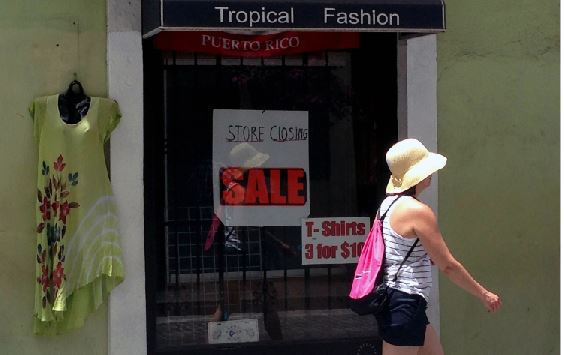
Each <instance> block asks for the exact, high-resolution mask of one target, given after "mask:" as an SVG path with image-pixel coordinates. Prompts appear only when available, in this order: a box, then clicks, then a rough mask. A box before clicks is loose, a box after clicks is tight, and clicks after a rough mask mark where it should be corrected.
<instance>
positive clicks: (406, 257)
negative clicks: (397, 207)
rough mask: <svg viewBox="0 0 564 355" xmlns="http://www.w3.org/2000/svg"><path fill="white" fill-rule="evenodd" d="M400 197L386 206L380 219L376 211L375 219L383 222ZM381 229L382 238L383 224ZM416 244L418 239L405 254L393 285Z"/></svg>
mask: <svg viewBox="0 0 564 355" xmlns="http://www.w3.org/2000/svg"><path fill="white" fill-rule="evenodd" d="M401 196H402V195H399V196H398V197H397V198H396V199H395V200H393V201H392V203H390V206H388V208H387V209H386V212H384V214H383V215H382V217H381V218H380V216H379V215H380V209H378V213H377V215H376V216H377V217H376V218H378V219H379V220H380V221H383V220H384V218H386V214H387V213H388V211H389V210H390V208H391V207H392V205H393V204H394V203H396V202H397V200H399V198H400V197H401ZM381 228H382V230H381V231H380V232H381V233H382V236H383V235H384V231H383V229H384V225H383V224H382V227H381ZM417 242H419V238H417V239H415V242H413V245H412V246H411V248H409V251H408V252H407V254H405V258H403V260H402V262H401V264H400V266H399V267H398V271H397V272H396V275H395V276H394V280H393V282H394V283H395V282H396V281H397V279H398V275H399V272H400V270H401V267H402V266H403V264H404V263H405V262H406V261H407V259H408V258H409V256H410V255H411V253H412V252H413V249H415V246H416V245H417Z"/></svg>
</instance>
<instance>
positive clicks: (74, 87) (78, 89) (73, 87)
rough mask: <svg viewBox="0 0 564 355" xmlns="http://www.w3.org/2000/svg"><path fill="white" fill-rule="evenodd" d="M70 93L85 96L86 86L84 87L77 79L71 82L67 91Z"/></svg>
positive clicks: (67, 93)
mask: <svg viewBox="0 0 564 355" xmlns="http://www.w3.org/2000/svg"><path fill="white" fill-rule="evenodd" d="M65 94H66V95H67V96H68V95H73V96H79V97H84V96H86V95H85V94H84V88H83V87H82V83H81V82H80V81H78V80H76V79H74V80H73V81H71V82H70V84H69V87H68V89H67V92H66V93H65Z"/></svg>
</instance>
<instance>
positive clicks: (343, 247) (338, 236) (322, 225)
mask: <svg viewBox="0 0 564 355" xmlns="http://www.w3.org/2000/svg"><path fill="white" fill-rule="evenodd" d="M369 231H370V218H368V217H327V218H304V219H302V265H323V264H350V263H357V262H358V257H359V256H360V253H361V252H362V248H363V246H364V241H365V239H366V236H367V235H368V232H369Z"/></svg>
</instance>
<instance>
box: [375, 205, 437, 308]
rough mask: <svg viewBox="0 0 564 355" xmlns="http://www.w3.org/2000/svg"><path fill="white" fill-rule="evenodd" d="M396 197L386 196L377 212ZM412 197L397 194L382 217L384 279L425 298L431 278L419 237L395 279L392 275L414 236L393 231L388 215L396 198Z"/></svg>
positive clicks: (427, 258)
mask: <svg viewBox="0 0 564 355" xmlns="http://www.w3.org/2000/svg"><path fill="white" fill-rule="evenodd" d="M396 198H397V196H388V197H386V198H385V199H384V201H383V202H382V205H381V206H380V211H381V213H384V212H385V211H386V210H387V209H388V207H389V206H390V204H391V203H392V202H393V201H394V200H395V199H396ZM406 198H412V197H410V196H401V197H400V198H399V200H398V201H396V202H395V203H394V204H393V205H392V207H391V208H390V210H389V211H388V213H387V214H386V217H385V218H384V221H383V227H384V228H383V230H384V233H383V236H384V244H385V245H386V261H385V264H384V265H385V266H384V267H385V269H384V270H385V272H384V282H385V283H386V285H387V286H389V287H391V288H393V289H396V290H400V291H403V292H406V293H409V294H417V295H421V296H423V298H425V300H427V301H429V294H430V292H431V285H432V282H433V278H432V274H431V259H430V258H429V255H428V254H427V252H426V251H425V249H424V248H423V245H422V244H421V241H418V242H417V245H416V246H415V248H414V249H413V251H412V252H411V255H410V256H409V258H408V259H407V260H406V261H405V263H404V264H403V266H402V267H401V270H400V272H399V274H398V278H397V280H396V282H394V281H393V280H394V277H395V275H396V272H397V271H398V267H399V266H400V264H401V262H402V261H403V259H404V258H405V256H406V255H407V252H408V251H409V249H410V248H411V246H412V245H413V243H414V242H415V238H405V237H403V236H401V235H399V234H398V233H396V232H395V231H394V230H393V229H392V227H391V225H390V217H391V215H392V213H393V211H394V208H395V207H396V206H397V205H398V204H399V203H400V202H401V201H400V200H403V199H406Z"/></svg>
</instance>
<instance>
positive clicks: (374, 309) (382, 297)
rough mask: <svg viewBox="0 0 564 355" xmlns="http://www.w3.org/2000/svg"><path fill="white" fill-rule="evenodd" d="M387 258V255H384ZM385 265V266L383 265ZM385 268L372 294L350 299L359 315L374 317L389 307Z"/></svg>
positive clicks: (407, 255) (396, 276) (351, 304)
mask: <svg viewBox="0 0 564 355" xmlns="http://www.w3.org/2000/svg"><path fill="white" fill-rule="evenodd" d="M397 200H398V199H396V200H394V201H393V202H392V203H391V204H390V206H389V207H388V209H387V210H386V212H384V215H382V217H381V218H380V221H383V220H384V218H385V217H386V214H387V213H388V211H389V210H390V207H392V205H393V204H394V202H396V201H397ZM383 226H384V224H383V223H382V229H383ZM380 232H381V234H382V236H384V231H383V230H381V231H380ZM418 241H419V238H417V239H416V240H415V242H414V243H413V245H412V246H411V248H410V249H409V251H408V252H407V254H406V255H405V258H403V260H402V262H401V264H400V266H399V267H398V271H397V272H396V275H395V276H394V280H393V282H394V283H395V282H396V281H397V279H398V275H399V272H400V269H401V267H402V266H403V264H404V263H405V261H406V260H407V258H409V256H410V255H411V253H412V252H413V249H414V248H415V245H416V244H417V242H418ZM384 258H385V255H384ZM382 265H384V264H382ZM383 269H384V268H383V267H382V268H380V272H379V273H378V277H376V282H375V284H374V288H373V289H372V292H370V293H369V294H367V295H366V296H364V297H361V298H356V299H354V298H350V297H349V308H350V309H351V310H352V311H353V312H355V313H357V314H358V315H361V316H364V315H367V314H374V315H378V314H381V313H382V312H383V311H384V310H385V309H387V308H388V305H389V302H390V300H389V294H388V288H389V287H388V286H387V285H386V284H385V283H384V278H383Z"/></svg>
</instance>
